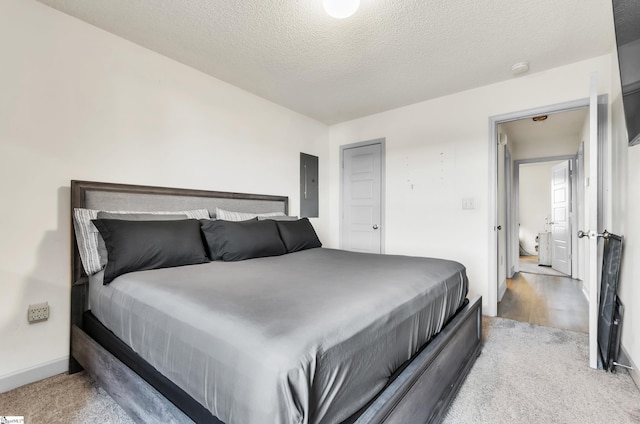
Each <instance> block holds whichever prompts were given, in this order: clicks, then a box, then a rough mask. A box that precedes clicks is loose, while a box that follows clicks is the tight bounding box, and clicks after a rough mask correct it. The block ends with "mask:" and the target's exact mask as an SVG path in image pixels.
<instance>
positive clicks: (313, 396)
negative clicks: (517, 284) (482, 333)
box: [90, 248, 467, 424]
mask: <svg viewBox="0 0 640 424" xmlns="http://www.w3.org/2000/svg"><path fill="white" fill-rule="evenodd" d="M466 294H467V277H466V274H465V268H464V267H463V266H462V265H461V264H459V263H457V262H452V261H445V260H439V259H429V258H414V257H406V256H391V255H383V256H380V255H370V254H362V253H353V252H345V251H340V250H332V249H323V248H318V249H311V250H306V251H302V252H297V253H292V254H287V255H284V256H279V257H270V258H260V259H251V260H247V261H242V262H211V263H209V264H202V265H191V266H185V267H178V268H168V269H159V270H152V271H141V272H135V273H130V274H125V275H122V276H120V277H118V278H116V279H115V280H114V281H113V282H112V283H111V284H110V285H108V286H103V285H102V284H101V273H99V274H96V275H95V276H94V277H93V278H92V279H91V284H90V304H91V309H92V312H93V314H94V315H95V316H96V317H97V318H98V319H99V320H100V321H101V322H102V323H103V324H104V325H105V326H107V327H108V328H110V329H111V330H112V331H113V332H114V333H115V334H116V335H117V336H118V337H119V338H121V339H122V340H123V341H124V342H125V343H126V344H128V345H129V346H130V347H131V348H133V350H135V351H136V352H137V353H138V354H139V355H140V356H141V357H142V358H144V359H145V360H147V361H148V362H149V363H150V364H151V365H153V366H154V367H155V368H156V369H157V370H158V371H160V372H161V373H162V374H164V375H165V376H167V377H168V378H169V379H171V380H172V381H173V382H174V383H175V384H177V385H178V386H179V387H181V388H182V389H183V390H185V391H186V392H187V393H189V394H190V395H191V396H192V397H193V398H195V399H196V400H197V401H199V402H200V403H202V404H203V405H204V406H205V407H206V408H207V409H209V410H210V411H211V412H212V413H213V414H214V415H215V416H217V417H218V418H220V419H221V420H223V421H224V422H226V423H227V424H235V423H239V424H265V423H286V424H289V423H337V422H340V421H343V420H344V419H346V418H348V417H349V416H350V415H352V414H353V413H355V412H356V411H357V410H358V409H360V408H361V407H362V406H363V405H364V404H366V403H367V401H369V400H370V399H371V398H372V397H373V396H375V394H376V393H377V392H379V391H380V390H381V389H382V388H383V387H384V385H385V384H386V383H387V381H388V379H389V377H390V376H391V374H392V373H393V372H394V371H395V370H396V369H397V368H398V367H399V366H400V365H401V364H402V363H403V362H405V361H406V360H407V359H409V358H410V357H411V356H412V355H413V354H414V353H416V351H417V350H418V349H419V348H420V346H421V345H423V344H424V343H425V342H427V341H428V340H429V339H430V338H431V337H433V335H435V334H436V333H438V332H439V331H440V329H441V328H442V326H443V324H444V323H445V321H446V320H447V319H448V318H450V317H451V316H452V315H453V314H454V313H455V311H456V310H457V309H458V307H459V306H460V305H462V302H463V301H464V298H465V297H466Z"/></svg>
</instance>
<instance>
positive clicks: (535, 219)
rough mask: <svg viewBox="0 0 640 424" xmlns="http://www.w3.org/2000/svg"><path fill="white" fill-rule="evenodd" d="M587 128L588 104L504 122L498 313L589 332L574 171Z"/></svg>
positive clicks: (500, 161)
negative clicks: (582, 279)
mask: <svg viewBox="0 0 640 424" xmlns="http://www.w3.org/2000/svg"><path fill="white" fill-rule="evenodd" d="M588 131H589V114H588V108H586V107H582V108H576V109H573V110H569V111H559V112H555V113H546V114H542V115H537V116H534V117H527V118H523V119H517V120H513V121H509V122H504V123H500V124H499V125H498V134H499V140H500V143H499V146H498V208H499V212H498V219H499V222H501V223H504V225H502V229H501V231H502V233H503V234H499V235H498V255H499V256H501V255H502V254H504V257H505V260H503V261H502V262H499V264H498V268H499V270H498V275H499V278H500V277H503V278H504V280H500V281H501V283H502V284H500V289H499V295H498V301H499V304H498V311H497V312H498V316H502V317H505V318H511V319H515V320H518V321H525V322H530V323H534V324H538V325H546V326H551V327H557V328H565V329H569V330H574V331H583V332H588V328H589V315H588V311H589V309H588V307H589V304H588V300H587V298H586V297H585V295H584V294H583V292H582V283H581V282H580V281H578V280H576V279H574V278H577V276H578V266H579V265H578V257H579V256H580V245H579V243H578V240H577V237H576V236H575V234H576V233H577V229H576V228H577V226H578V217H579V216H580V215H582V214H583V213H584V212H583V211H582V208H581V207H580V205H581V204H582V203H580V201H579V200H578V190H577V187H578V186H581V185H582V184H583V182H582V181H578V175H577V173H576V172H575V170H576V163H577V155H578V152H579V151H580V149H581V147H580V146H582V145H583V141H584V140H585V138H588ZM501 209H502V210H501ZM572 277H574V278H572Z"/></svg>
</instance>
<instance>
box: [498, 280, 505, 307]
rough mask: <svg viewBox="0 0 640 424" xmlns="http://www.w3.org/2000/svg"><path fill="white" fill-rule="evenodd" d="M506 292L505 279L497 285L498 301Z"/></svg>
mask: <svg viewBox="0 0 640 424" xmlns="http://www.w3.org/2000/svg"><path fill="white" fill-rule="evenodd" d="M506 292H507V280H503V281H502V282H501V283H500V287H498V302H500V301H501V300H502V297H503V296H504V294H505V293H506Z"/></svg>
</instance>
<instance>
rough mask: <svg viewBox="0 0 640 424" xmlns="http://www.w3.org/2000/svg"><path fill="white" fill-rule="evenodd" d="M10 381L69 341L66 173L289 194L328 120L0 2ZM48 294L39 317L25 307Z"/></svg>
mask: <svg viewBox="0 0 640 424" xmlns="http://www.w3.org/2000/svg"><path fill="white" fill-rule="evenodd" d="M0 52H1V54H2V63H1V65H0V93H1V95H0V199H2V202H3V203H2V204H3V212H2V218H1V220H0V234H2V235H1V236H0V293H1V294H0V340H2V344H1V345H0V381H2V379H3V377H6V376H7V375H13V374H14V373H20V372H21V371H22V370H25V369H27V368H29V367H33V366H38V365H39V364H43V363H46V362H49V361H56V360H58V359H61V358H64V357H65V356H67V355H68V353H69V352H68V350H69V334H68V333H69V290H70V276H69V267H70V266H69V251H70V247H69V243H70V240H69V216H70V212H69V181H70V180H71V179H85V180H95V181H107V182H121V183H132V184H146V185H158V186H170V187H186V188H200V189H212V190H222V191H237V192H251V193H264V194H278V195H288V196H289V197H290V209H291V212H292V213H293V214H297V213H298V207H299V195H298V193H299V182H298V179H299V162H298V161H299V153H300V152H301V151H302V152H306V153H310V154H314V155H318V156H319V157H320V187H321V198H320V205H321V210H320V216H321V218H320V219H317V220H314V224H315V225H316V228H317V230H318V233H319V236H320V237H321V239H328V234H329V232H328V215H329V205H328V198H327V196H325V193H326V192H327V190H325V189H324V188H323V186H324V184H326V183H327V182H328V180H329V178H328V157H327V153H328V148H327V145H328V138H329V129H328V127H327V126H326V125H324V124H321V123H319V122H317V121H314V120H312V119H309V118H307V117H304V116H302V115H299V114H297V113H294V112H292V111H290V110H288V109H285V108H282V107H280V106H277V105H275V104H273V103H270V102H268V101H266V100H264V99H261V98H259V97H256V96H254V95H252V94H249V93H247V92H245V91H242V90H240V89H238V88H235V87H233V86H230V85H228V84H226V83H223V82H221V81H219V80H216V79H214V78H211V77H209V76H207V75H205V74H202V73H200V72H198V71H195V70H193V69H191V68H188V67H186V66H184V65H181V64H179V63H177V62H174V61H172V60H170V59H168V58H166V57H163V56H160V55H158V54H156V53H153V52H151V51H149V50H146V49H144V48H141V47H139V46H137V45H134V44H132V43H130V42H128V41H125V40H123V39H121V38H118V37H116V36H114V35H111V34H109V33H106V32H104V31H102V30H100V29H97V28H96V27H93V26H91V25H88V24H86V23H83V22H81V21H79V20H76V19H74V18H71V17H69V16H67V15H64V14H62V13H60V12H57V11H55V10H53V9H51V8H49V7H47V6H44V5H42V4H40V3H37V2H35V1H31V0H21V1H9V0H2V1H0ZM45 300H46V301H48V302H49V305H50V307H51V317H50V319H49V320H48V321H46V322H43V323H38V324H33V325H29V324H28V323H27V319H26V318H27V305H28V304H29V303H36V302H41V301H45Z"/></svg>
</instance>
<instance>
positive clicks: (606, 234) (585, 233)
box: [578, 230, 609, 240]
mask: <svg viewBox="0 0 640 424" xmlns="http://www.w3.org/2000/svg"><path fill="white" fill-rule="evenodd" d="M583 237H586V238H596V237H602V238H603V239H605V240H606V239H608V238H609V232H608V231H607V230H604V232H603V233H596V232H595V231H591V230H587V231H582V230H580V231H578V238H583Z"/></svg>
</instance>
